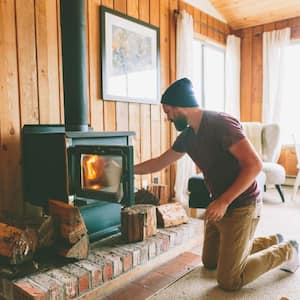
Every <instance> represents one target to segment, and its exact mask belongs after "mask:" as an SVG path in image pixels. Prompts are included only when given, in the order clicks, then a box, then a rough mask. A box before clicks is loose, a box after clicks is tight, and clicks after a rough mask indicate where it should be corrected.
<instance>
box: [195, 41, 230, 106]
mask: <svg viewBox="0 0 300 300" xmlns="http://www.w3.org/2000/svg"><path fill="white" fill-rule="evenodd" d="M193 39H194V41H197V42H199V43H200V46H201V58H200V59H201V78H200V85H201V100H200V103H199V104H200V105H201V106H202V107H203V108H204V109H207V108H206V107H205V104H206V98H205V78H204V63H205V60H204V51H205V50H204V49H205V48H206V49H207V48H211V49H214V50H217V51H219V52H221V53H222V54H223V57H224V68H223V75H224V76H223V78H224V82H223V84H224V93H223V107H222V109H223V112H224V111H225V95H226V85H225V83H226V78H225V75H226V74H225V68H226V46H225V45H223V44H218V43H215V42H212V41H208V40H205V39H203V38H202V37H199V36H197V35H194V38H193ZM194 80H196V78H194Z"/></svg>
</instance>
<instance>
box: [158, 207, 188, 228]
mask: <svg viewBox="0 0 300 300" xmlns="http://www.w3.org/2000/svg"><path fill="white" fill-rule="evenodd" d="M156 209H157V224H158V226H159V227H164V228H165V227H171V226H176V225H179V224H182V223H187V222H188V216H187V214H186V211H185V209H184V208H183V206H182V205H181V204H180V203H178V202H175V203H169V204H164V205H160V206H157V208H156Z"/></svg>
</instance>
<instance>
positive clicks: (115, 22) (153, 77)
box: [100, 6, 160, 104]
mask: <svg viewBox="0 0 300 300" xmlns="http://www.w3.org/2000/svg"><path fill="white" fill-rule="evenodd" d="M100 17H101V23H100V24H101V62H102V97H103V99H105V100H118V101H127V102H140V103H152V104H155V103H159V97H160V76H159V74H160V60H159V28H157V27H155V26H152V25H150V24H148V23H145V22H142V21H140V20H137V19H134V18H131V17H128V16H126V15H124V14H121V13H119V12H116V11H114V10H112V9H109V8H107V7H104V6H101V7H100Z"/></svg>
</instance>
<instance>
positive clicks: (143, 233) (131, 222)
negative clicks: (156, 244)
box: [121, 204, 157, 242]
mask: <svg viewBox="0 0 300 300" xmlns="http://www.w3.org/2000/svg"><path fill="white" fill-rule="evenodd" d="M156 231H157V226H156V211H155V206H154V205H150V204H144V205H142V204H137V205H133V206H130V207H125V208H123V209H122V211H121V232H122V237H123V238H124V239H125V240H126V241H128V242H135V241H142V240H144V239H145V238H147V237H150V236H152V235H155V234H156Z"/></svg>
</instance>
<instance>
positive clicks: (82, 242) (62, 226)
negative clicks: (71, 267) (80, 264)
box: [49, 200, 89, 259]
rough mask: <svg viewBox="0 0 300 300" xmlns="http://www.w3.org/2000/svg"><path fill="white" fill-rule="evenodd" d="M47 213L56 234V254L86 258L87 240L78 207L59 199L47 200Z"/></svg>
mask: <svg viewBox="0 0 300 300" xmlns="http://www.w3.org/2000/svg"><path fill="white" fill-rule="evenodd" d="M49 214H50V215H51V217H52V218H53V222H54V226H55V228H56V231H57V234H58V241H57V246H56V249H57V254H59V255H61V256H63V257H69V258H70V257H72V258H78V259H82V258H86V257H87V255H88V248H89V240H88V235H87V229H86V226H85V224H84V221H83V218H82V216H81V214H80V211H79V208H78V207H75V206H72V205H70V204H67V203H64V202H61V201H56V200H49Z"/></svg>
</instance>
